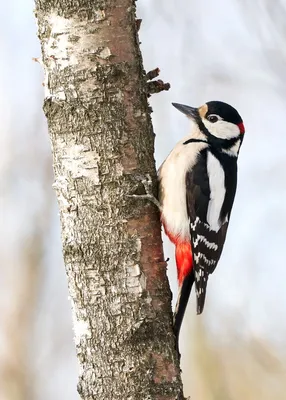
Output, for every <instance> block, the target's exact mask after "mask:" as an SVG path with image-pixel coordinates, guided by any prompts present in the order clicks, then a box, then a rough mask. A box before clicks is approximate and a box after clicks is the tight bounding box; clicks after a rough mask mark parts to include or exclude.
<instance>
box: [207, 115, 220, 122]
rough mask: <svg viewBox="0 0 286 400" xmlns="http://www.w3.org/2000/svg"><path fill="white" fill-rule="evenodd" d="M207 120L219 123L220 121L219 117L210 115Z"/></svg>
mask: <svg viewBox="0 0 286 400" xmlns="http://www.w3.org/2000/svg"><path fill="white" fill-rule="evenodd" d="M207 119H208V121H210V122H217V121H218V117H217V116H216V115H208V117H207Z"/></svg>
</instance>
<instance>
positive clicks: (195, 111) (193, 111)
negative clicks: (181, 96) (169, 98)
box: [172, 103, 199, 121]
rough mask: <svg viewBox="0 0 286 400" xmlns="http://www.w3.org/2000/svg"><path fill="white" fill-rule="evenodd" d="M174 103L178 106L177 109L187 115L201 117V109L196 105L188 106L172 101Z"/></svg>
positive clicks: (194, 117) (195, 117)
mask: <svg viewBox="0 0 286 400" xmlns="http://www.w3.org/2000/svg"><path fill="white" fill-rule="evenodd" d="M172 105H173V106H174V107H175V108H177V110H179V111H181V112H182V113H183V114H185V115H186V116H187V117H189V118H191V119H193V120H195V121H196V120H197V119H198V118H199V110H198V109H197V108H195V107H190V106H186V105H184V104H178V103H172Z"/></svg>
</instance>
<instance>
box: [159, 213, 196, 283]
mask: <svg viewBox="0 0 286 400" xmlns="http://www.w3.org/2000/svg"><path fill="white" fill-rule="evenodd" d="M162 224H163V227H164V230H165V232H166V235H167V236H168V238H169V239H170V241H171V242H172V243H174V245H175V246H176V264H177V272H178V281H179V285H180V286H181V285H182V283H183V280H184V278H185V277H186V276H187V275H188V274H189V273H190V272H191V270H192V268H193V256H192V247H191V243H190V242H189V241H182V240H181V239H180V238H179V237H177V236H174V235H173V234H172V233H171V232H169V231H168V229H167V227H166V225H165V224H164V220H162Z"/></svg>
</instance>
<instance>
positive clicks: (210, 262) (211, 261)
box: [194, 252, 216, 265]
mask: <svg viewBox="0 0 286 400" xmlns="http://www.w3.org/2000/svg"><path fill="white" fill-rule="evenodd" d="M200 258H201V259H203V260H204V262H205V263H206V264H207V265H213V264H215V263H216V261H215V260H208V259H207V258H206V256H205V255H204V254H203V253H201V252H199V253H198V254H194V259H195V262H196V263H197V264H200Z"/></svg>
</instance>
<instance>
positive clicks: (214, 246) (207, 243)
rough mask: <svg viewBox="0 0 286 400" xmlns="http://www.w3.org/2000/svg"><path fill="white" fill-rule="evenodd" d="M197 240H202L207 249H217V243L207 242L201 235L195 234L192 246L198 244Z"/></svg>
mask: <svg viewBox="0 0 286 400" xmlns="http://www.w3.org/2000/svg"><path fill="white" fill-rule="evenodd" d="M199 241H201V242H204V243H205V245H206V246H207V247H208V248H209V249H212V250H215V251H216V250H217V249H218V245H217V244H216V243H213V242H209V241H208V240H207V239H206V238H205V237H204V236H203V235H197V237H196V240H194V247H197V246H198V244H199Z"/></svg>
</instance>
